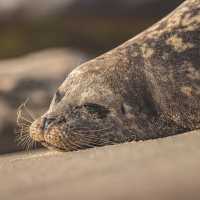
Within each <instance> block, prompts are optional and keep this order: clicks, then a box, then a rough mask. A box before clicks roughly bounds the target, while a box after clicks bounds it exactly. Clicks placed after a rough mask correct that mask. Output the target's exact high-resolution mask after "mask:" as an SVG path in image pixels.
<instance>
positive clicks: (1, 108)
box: [0, 49, 87, 153]
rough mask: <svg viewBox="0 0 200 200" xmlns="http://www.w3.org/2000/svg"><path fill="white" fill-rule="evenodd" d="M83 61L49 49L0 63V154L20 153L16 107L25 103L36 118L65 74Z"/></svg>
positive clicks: (76, 55)
mask: <svg viewBox="0 0 200 200" xmlns="http://www.w3.org/2000/svg"><path fill="white" fill-rule="evenodd" d="M86 60H87V56H86V55H85V54H83V53H81V52H78V51H73V50H70V49H51V50H44V51H41V52H37V53H32V54H28V55H26V56H23V57H20V58H15V59H10V60H2V61H0V119H1V120H0V153H5V152H12V151H14V150H19V149H20V147H17V146H16V143H14V133H15V128H16V127H15V125H16V110H17V108H18V107H19V106H20V104H22V103H23V102H24V101H25V100H26V99H29V103H28V107H29V108H30V110H32V111H33V113H35V114H36V116H37V115H40V114H41V113H42V112H43V111H44V110H45V109H47V106H48V105H49V102H50V99H51V98H52V96H53V94H54V92H55V90H56V88H57V87H58V85H59V84H60V83H61V82H62V81H63V80H64V79H65V77H66V76H67V74H68V73H69V72H70V71H71V70H72V69H73V68H74V67H76V66H77V65H79V64H80V63H82V62H84V61H86Z"/></svg>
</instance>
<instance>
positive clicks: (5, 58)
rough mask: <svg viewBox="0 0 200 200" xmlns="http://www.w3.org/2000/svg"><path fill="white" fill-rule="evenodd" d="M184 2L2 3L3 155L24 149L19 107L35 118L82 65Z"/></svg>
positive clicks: (0, 139)
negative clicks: (18, 123) (19, 131)
mask: <svg viewBox="0 0 200 200" xmlns="http://www.w3.org/2000/svg"><path fill="white" fill-rule="evenodd" d="M181 2H183V0H56V1H55V0H34V1H33V0H0V154H3V153H10V152H14V151H19V150H23V148H22V147H21V146H18V145H17V143H16V141H15V138H16V136H15V135H16V134H15V130H16V112H17V108H18V107H19V106H20V104H22V103H23V102H24V101H25V100H26V99H27V98H29V102H28V105H27V106H28V108H29V109H30V110H31V111H32V112H33V113H34V115H35V116H39V115H40V114H42V113H43V112H44V111H45V110H46V109H47V108H48V105H49V102H50V100H51V97H52V96H53V94H54V92H55V90H56V88H57V87H58V86H59V85H60V84H61V83H62V81H63V80H64V79H65V77H66V76H67V74H68V73H69V72H70V71H71V70H72V69H73V68H75V67H76V66H78V65H79V64H81V63H83V62H85V61H87V60H89V59H91V58H94V57H96V56H98V55H100V54H101V53H104V52H106V51H107V50H110V49H112V48H114V47H116V46H118V45H119V44H121V43H122V42H124V41H126V40H127V39H130V38H131V37H133V36H134V35H136V34H137V33H139V32H141V31H142V30H144V29H146V28H147V27H149V26H150V25H152V24H153V23H155V22H156V21H158V20H159V19H160V18H162V17H163V16H165V15H166V14H168V13H169V12H170V11H171V10H173V9H174V8H175V7H177V6H178V5H179V4H180V3H181Z"/></svg>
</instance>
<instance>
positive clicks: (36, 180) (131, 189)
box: [0, 131, 200, 200]
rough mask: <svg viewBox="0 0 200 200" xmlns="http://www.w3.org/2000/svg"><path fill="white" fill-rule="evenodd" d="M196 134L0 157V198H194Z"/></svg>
mask: <svg viewBox="0 0 200 200" xmlns="http://www.w3.org/2000/svg"><path fill="white" fill-rule="evenodd" d="M199 146H200V131H193V132H190V133H186V134H182V135H176V136H173V137H168V138H163V139H157V140H149V141H145V142H137V143H136V142H132V143H127V144H120V145H114V146H106V147H102V148H96V149H90V150H83V151H77V152H68V153H58V152H57V153H56V152H50V151H44V152H37V153H23V154H10V155H6V156H1V157H0V185H1V187H0V199H3V200H10V199H15V200H25V199H29V200H32V199H33V200H34V199H48V200H51V199H52V200H55V199H60V200H62V199H63V200H64V199H70V200H73V199H76V200H78V199H88V200H89V199H91V200H98V199H99V200H101V199H104V200H112V199H119V200H121V199H124V200H129V199H130V200H132V199H137V200H143V199H148V200H156V199H158V200H160V199H162V200H168V199H170V200H177V199H181V200H188V199H192V200H196V199H200V191H199V188H200V175H199V167H200V148H199Z"/></svg>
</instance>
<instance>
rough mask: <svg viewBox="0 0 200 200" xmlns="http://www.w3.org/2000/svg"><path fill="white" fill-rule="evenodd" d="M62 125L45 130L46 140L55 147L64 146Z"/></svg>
mask: <svg viewBox="0 0 200 200" xmlns="http://www.w3.org/2000/svg"><path fill="white" fill-rule="evenodd" d="M60 128H61V127H57V126H53V127H51V128H50V129H49V130H48V131H45V132H44V141H45V142H46V143H48V144H50V145H52V146H54V147H58V148H64V145H63V142H62V137H61V129H60Z"/></svg>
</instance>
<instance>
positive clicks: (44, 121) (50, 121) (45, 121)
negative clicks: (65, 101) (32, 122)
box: [41, 117, 55, 130]
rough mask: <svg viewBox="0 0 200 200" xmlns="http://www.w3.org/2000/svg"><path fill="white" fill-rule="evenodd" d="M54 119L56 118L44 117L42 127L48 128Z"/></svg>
mask: <svg viewBox="0 0 200 200" xmlns="http://www.w3.org/2000/svg"><path fill="white" fill-rule="evenodd" d="M54 120H55V119H54V118H47V117H45V118H43V121H42V126H41V129H43V130H46V129H47V128H48V127H49V125H50V124H52V122H53V121H54Z"/></svg>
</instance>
